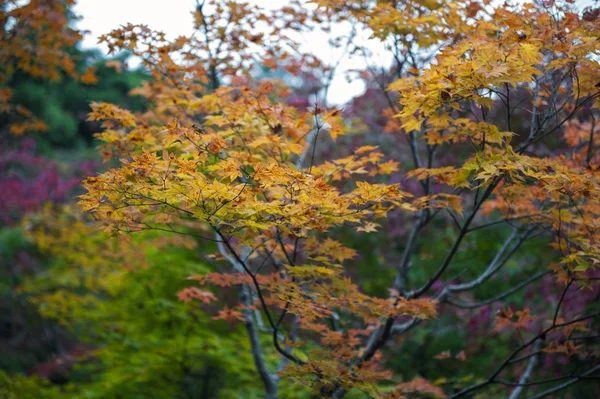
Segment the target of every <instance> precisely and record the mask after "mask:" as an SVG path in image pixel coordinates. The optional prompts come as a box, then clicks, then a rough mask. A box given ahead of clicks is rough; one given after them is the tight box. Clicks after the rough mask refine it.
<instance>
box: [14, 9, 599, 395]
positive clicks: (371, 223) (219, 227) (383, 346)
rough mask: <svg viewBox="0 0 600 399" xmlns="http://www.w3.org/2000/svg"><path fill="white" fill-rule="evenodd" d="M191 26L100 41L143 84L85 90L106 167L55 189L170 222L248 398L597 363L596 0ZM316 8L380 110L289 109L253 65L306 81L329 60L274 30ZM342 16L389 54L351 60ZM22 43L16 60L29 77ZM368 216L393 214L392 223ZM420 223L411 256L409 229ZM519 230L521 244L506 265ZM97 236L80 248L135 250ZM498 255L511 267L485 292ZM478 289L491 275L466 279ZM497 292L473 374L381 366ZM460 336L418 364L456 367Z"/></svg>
mask: <svg viewBox="0 0 600 399" xmlns="http://www.w3.org/2000/svg"><path fill="white" fill-rule="evenodd" d="M194 20H195V22H194V24H195V25H194V28H195V31H196V34H195V35H194V36H192V37H178V38H175V39H173V40H169V39H167V38H166V37H165V35H164V34H163V33H161V32H155V31H152V30H151V29H150V28H148V27H146V26H143V25H127V26H123V27H121V28H119V29H117V30H114V31H112V32H111V33H108V34H106V35H104V36H102V37H101V41H102V42H104V43H106V44H107V45H108V47H109V49H110V51H111V52H119V51H124V50H127V51H130V52H132V53H133V54H134V55H136V56H138V57H140V58H141V60H142V63H143V65H144V66H145V67H146V68H147V69H148V71H149V72H150V73H151V75H152V78H153V79H152V80H150V81H148V82H146V83H145V84H144V86H143V87H140V88H138V89H136V90H135V94H137V95H139V96H142V97H143V98H145V99H146V101H147V104H148V109H147V110H146V111H144V112H133V111H131V110H127V109H123V108H120V107H118V106H116V105H113V104H109V103H103V102H96V103H92V104H91V108H92V111H91V112H90V114H89V120H91V121H97V122H99V123H100V124H101V128H102V131H101V132H99V133H98V135H97V138H98V139H99V140H100V141H101V142H102V146H101V152H102V155H103V157H104V159H105V161H109V162H111V165H112V167H110V168H108V170H106V171H104V172H102V173H98V174H92V175H90V176H88V177H87V178H86V179H85V180H84V182H83V186H84V188H85V190H86V192H85V194H83V195H81V196H80V197H79V202H78V204H79V206H80V208H81V209H82V210H83V212H85V214H86V215H89V217H90V218H91V219H93V220H94V221H95V222H96V223H98V225H100V226H102V227H103V229H104V231H105V233H110V234H111V235H112V236H113V237H114V239H116V240H120V241H121V243H122V245H125V248H131V246H132V243H131V242H130V241H131V239H132V237H135V236H137V235H139V234H144V233H142V232H143V231H147V230H151V231H159V232H163V233H165V234H166V235H167V236H168V237H179V236H183V237H185V239H183V238H182V239H181V240H179V241H178V240H176V239H173V238H172V239H171V241H161V245H184V246H186V247H189V246H192V245H196V246H198V247H199V248H203V249H206V248H208V251H210V252H212V253H211V254H210V255H207V257H206V260H207V262H211V263H214V265H215V267H214V270H213V271H211V272H205V273H200V274H194V273H193V271H190V276H189V278H188V279H189V281H190V282H192V284H191V285H189V286H186V287H185V288H182V289H181V290H180V291H179V292H173V295H177V296H178V298H179V299H180V300H181V301H183V302H185V303H188V304H189V305H194V306H197V307H201V308H202V309H205V310H206V311H207V312H209V313H210V314H211V316H210V317H211V318H212V319H213V320H214V321H215V322H216V321H217V320H225V321H228V322H231V323H241V324H242V325H243V326H244V327H245V330H246V332H247V336H248V341H249V342H250V347H249V348H248V349H247V350H248V351H249V354H251V356H252V359H253V363H254V365H255V368H256V372H257V373H258V375H259V376H260V380H261V382H262V384H263V386H264V396H265V397H267V398H276V397H278V389H279V386H280V385H281V381H286V383H288V382H292V383H295V384H299V385H301V386H309V387H310V388H311V389H312V391H313V392H314V393H315V394H317V395H320V396H321V397H331V398H341V397H344V396H346V395H347V396H348V397H351V395H357V393H359V392H360V393H361V395H367V396H369V397H377V398H405V397H406V398H412V397H432V398H445V397H448V398H459V397H509V396H510V397H511V398H517V397H519V395H522V394H523V393H524V392H526V393H527V394H528V397H532V398H541V397H546V396H548V395H553V394H554V393H555V392H559V391H561V390H563V389H566V388H568V387H569V386H571V385H573V384H575V383H577V382H581V381H583V380H586V379H593V378H598V371H599V367H600V366H599V365H598V364H599V362H598V352H597V351H598V348H597V341H595V340H594V337H596V338H597V334H596V333H594V330H595V329H596V331H597V327H598V317H599V315H600V313H598V308H597V306H594V305H593V300H594V295H597V290H598V267H599V264H600V246H599V245H600V244H599V240H600V230H599V229H600V225H599V223H600V207H599V204H600V169H599V168H600V155H598V151H597V147H598V146H599V145H600V134H599V132H598V126H597V124H596V118H597V117H598V108H599V106H600V100H599V98H600V64H599V62H598V60H599V59H600V25H599V24H598V10H597V9H593V8H590V9H587V10H585V11H578V10H576V9H575V8H574V6H573V5H572V4H571V2H569V1H567V2H559V1H534V2H527V3H521V2H515V3H514V4H513V3H504V4H496V3H495V2H491V1H488V0H482V1H477V0H457V1H438V2H434V1H405V2H394V1H357V2H354V1H337V0H315V1H310V2H308V4H303V3H302V4H301V3H299V2H298V3H297V2H292V3H290V5H289V6H286V7H284V8H282V9H279V10H275V11H265V10H263V9H260V8H259V7H254V6H250V5H246V4H241V3H237V2H235V1H230V0H226V1H216V0H215V1H208V2H199V3H198V4H197V7H196V9H195V11H194ZM336 26H351V27H352V32H351V33H349V34H346V33H344V34H340V35H339V37H336V40H333V41H332V42H331V43H330V44H331V45H332V46H333V47H335V48H337V49H345V50H346V51H347V53H348V56H349V57H350V59H353V58H352V57H363V56H364V57H365V58H366V60H367V66H366V70H363V71H361V72H362V74H361V76H362V77H363V78H364V79H366V80H368V81H369V82H371V87H372V88H374V89H373V91H371V92H370V93H372V92H375V93H376V95H377V96H378V97H377V98H378V99H379V100H381V101H379V102H377V104H384V106H382V107H380V108H382V109H377V110H376V111H377V112H379V114H378V117H380V120H379V122H380V123H379V125H374V124H371V125H370V124H369V123H367V121H365V123H362V122H361V121H357V120H356V118H355V119H353V117H356V115H352V114H349V112H348V111H347V110H343V109H342V108H341V107H327V106H326V105H325V103H324V101H314V102H312V104H311V106H310V107H308V108H307V107H301V106H295V105H294V104H293V102H291V101H286V99H289V98H290V96H291V95H292V94H293V92H294V90H296V89H294V88H293V87H291V85H289V84H286V82H285V80H284V81H281V80H276V79H259V78H258V77H257V76H258V74H257V73H256V72H255V69H254V68H255V67H256V65H261V66H262V67H264V68H267V69H270V70H278V69H280V70H282V71H285V73H286V74H288V75H291V76H311V77H312V78H314V79H317V80H319V79H320V85H321V88H322V92H323V91H324V92H325V93H326V92H327V90H328V87H329V85H330V83H331V77H332V76H333V74H335V71H336V67H337V65H336V64H335V63H334V64H328V63H327V62H325V61H323V60H319V59H318V58H317V57H316V56H314V55H312V54H308V53H304V52H303V49H302V47H301V46H300V45H299V44H298V43H297V38H298V37H299V36H300V35H301V34H302V33H303V32H308V31H311V30H319V29H322V30H325V31H326V32H330V35H332V36H335V35H334V34H333V33H331V32H335V31H336V28H335V27H336ZM357 30H358V31H361V32H363V33H364V32H366V34H367V37H370V38H369V40H370V41H376V42H381V43H383V44H384V45H385V48H386V51H387V52H388V53H389V55H391V56H392V58H393V63H392V64H393V65H392V66H391V67H390V65H383V66H380V65H379V66H378V65H374V64H373V62H374V61H372V59H370V58H369V57H368V54H369V51H370V49H369V45H368V43H369V42H367V44H365V43H364V42H361V41H360V40H358V39H357V35H356V31H357ZM23 57H24V56H23ZM23 57H21V58H20V61H19V62H21V63H25V64H24V65H25V66H23V67H19V68H21V69H25V67H27V68H29V72H30V73H34V72H35V71H36V69H35V67H36V65H35V64H31V63H27V62H26V61H27V58H23ZM373 59H375V57H373ZM56 60H57V59H54V61H53V62H56ZM52 65H54V64H52ZM60 67H61V68H63V69H67V70H68V64H65V63H64V61H63V62H62V63H61V65H60ZM51 70H52V69H49V71H51ZM17 133H18V132H17ZM362 136H364V137H366V139H364V142H363V141H361V140H363V139H362V138H361V137H362ZM356 137H358V139H356V140H355V139H354V138H356ZM369 140H370V141H369ZM385 140H387V143H388V144H386V145H382V144H381V143H384V142H386V141H385ZM348 142H350V143H351V144H350V145H348ZM378 143H379V145H378ZM326 146H330V147H332V148H335V151H334V150H331V151H325V150H324V148H326ZM390 146H392V147H393V148H389V147H390ZM340 148H341V149H342V150H340ZM343 149H346V151H345V153H344V154H342V155H341V156H339V157H338V156H333V157H332V156H331V154H336V153H338V152H339V151H343ZM398 153H402V156H395V155H397V154H398ZM117 161H118V162H117ZM47 218H50V217H49V216H48V217H47ZM77 223H81V222H80V221H78V222H77ZM391 223H401V224H402V228H403V229H404V230H403V233H402V234H400V236H399V237H394V238H393V239H391V238H390V237H393V235H392V232H391V231H392V228H391V227H390V226H391ZM78 226H79V227H81V228H83V226H82V225H78ZM490 230H491V231H496V233H494V234H498V235H499V236H500V237H501V240H500V242H497V243H494V245H491V246H488V247H485V250H486V251H488V253H487V254H486V256H487V258H485V259H486V260H485V262H482V261H481V258H479V257H475V254H476V253H478V252H480V251H481V248H483V247H482V244H481V240H480V239H479V238H478V239H472V237H474V236H475V235H477V237H481V236H480V234H486V232H488V231H490ZM373 235H375V236H376V237H377V240H380V241H381V242H384V243H385V244H384V245H375V246H374V248H373V250H372V252H375V251H378V254H379V256H378V258H377V259H378V261H377V264H375V263H374V264H372V265H369V268H368V270H369V273H370V274H371V276H370V278H375V277H380V280H381V279H383V281H384V286H385V289H384V292H383V293H382V292H373V290H370V289H369V287H367V286H366V284H364V281H361V278H356V274H357V270H358V267H357V264H358V262H359V261H360V259H361V257H367V256H370V255H372V254H371V253H369V251H368V248H364V247H360V246H358V245H351V244H348V240H347V237H348V236H352V237H358V238H356V240H357V241H360V240H367V239H368V237H370V236H373ZM441 235H444V236H445V237H448V238H447V239H446V240H445V241H443V242H442V241H436V242H438V243H440V244H439V245H440V247H439V248H435V251H437V252H442V254H443V255H442V256H441V258H440V259H439V262H438V261H437V260H436V264H432V262H431V261H429V262H428V261H426V259H427V258H426V256H425V255H427V253H428V251H433V249H431V248H428V245H430V243H431V242H433V241H434V239H435V237H438V236H441ZM42 237H43V234H42ZM105 239H107V238H105ZM133 242H134V243H135V242H136V241H133ZM138 243H139V241H138ZM192 243H193V244H192ZM45 245H46V246H48V244H45ZM60 245H61V244H60V242H57V243H55V244H52V245H51V246H50V247H51V248H60ZM138 245H140V248H143V245H148V242H146V243H140V244H138ZM394 247H395V248H399V253H398V254H397V256H396V255H394V254H392V252H393V251H394V250H393V249H392V248H394ZM133 248H135V246H134V247H133ZM358 248H360V249H361V250H362V251H363V252H364V253H363V252H361V251H359V250H358ZM531 248H535V250H534V251H542V252H543V253H544V257H543V258H542V257H537V258H535V259H537V260H536V261H535V262H533V261H532V262H531V263H530V264H527V261H528V259H530V258H527V256H526V255H527V251H531ZM132 250H133V249H132ZM106 251H108V250H106ZM106 253H107V256H106V257H103V259H104V260H103V261H102V262H96V264H98V265H103V267H104V266H106V265H105V263H104V262H108V266H109V267H117V266H114V265H118V267H125V265H128V267H131V266H130V265H132V264H135V263H136V262H135V261H134V259H133V258H132V259H131V260H127V259H120V258H118V259H113V258H112V255H110V251H108V252H106ZM470 254H473V255H472V256H471V255H470ZM121 255H122V254H121ZM121 255H119V256H121ZM129 255H131V254H129ZM470 256H471V259H472V261H470V262H466V263H465V262H462V263H461V265H463V266H464V267H461V268H460V269H459V268H458V267H457V266H455V264H456V262H457V259H458V258H462V259H465V258H467V259H469V257H470ZM134 258H135V257H134ZM539 259H541V261H538V260H539ZM465 265H466V266H465ZM90 267H91V266H90ZM164 267H165V268H168V267H169V265H164ZM507 271H508V272H511V271H512V273H513V274H515V275H516V276H517V278H516V282H515V283H514V284H513V285H512V286H511V287H510V289H508V290H507V291H504V292H497V291H494V289H493V287H494V281H495V279H496V278H497V277H498V276H501V275H502V274H503V273H505V272H507ZM118 273H120V272H118ZM383 276H385V277H383ZM482 287H488V288H486V289H490V288H491V292H496V293H495V294H493V295H487V296H484V297H482V295H481V293H482V292H484V293H487V292H490V291H481V289H482ZM543 287H545V288H543ZM526 289H528V290H530V291H528V292H530V293H532V294H531V295H536V296H539V295H541V293H542V289H543V290H547V291H549V292H547V293H546V295H547V298H548V301H547V302H546V306H545V307H538V308H534V307H533V306H523V307H521V308H515V307H514V306H513V307H511V306H509V304H510V302H508V301H509V299H510V298H511V296H513V295H518V294H519V292H520V291H521V290H526ZM232 295H233V297H234V299H233V300H232ZM496 304H497V305H498V307H497V309H499V310H498V312H497V314H496V315H495V317H494V316H493V315H488V317H487V318H488V319H493V320H494V321H493V323H492V324H493V325H491V326H490V328H488V329H487V332H486V334H503V335H504V336H506V337H518V339H514V340H513V341H510V342H511V345H512V347H511V350H510V351H509V352H508V353H506V354H503V355H502V356H501V357H498V358H497V359H495V364H494V365H493V366H491V367H489V369H490V370H492V371H491V372H490V373H486V374H481V375H477V376H476V377H475V378H474V379H473V380H469V379H464V380H457V381H452V380H447V379H445V378H444V377H440V378H436V379H435V380H430V379H428V378H424V377H427V376H424V377H421V376H417V377H415V378H411V379H408V380H406V379H404V378H402V377H401V376H397V375H394V374H393V373H392V372H391V371H390V369H389V367H387V364H388V363H389V362H390V361H391V360H393V359H391V358H392V356H391V355H390V353H393V351H394V348H395V347H396V346H397V345H400V344H401V342H402V340H404V339H406V338H405V337H407V336H408V335H409V334H412V333H413V332H415V331H417V330H419V329H422V330H423V331H434V333H433V334H434V336H435V331H436V330H435V328H432V327H431V325H433V324H434V323H436V320H437V319H443V318H446V317H452V316H456V315H458V316H459V318H460V320H461V321H463V320H464V321H465V322H464V324H465V325H464V326H463V327H462V328H467V324H468V328H471V331H475V330H477V329H479V328H481V326H480V325H479V322H478V321H477V320H476V319H474V317H475V314H476V313H475V312H477V311H478V310H477V309H478V308H482V307H486V306H490V305H496ZM473 320H475V321H473ZM473 323H475V325H473ZM482 323H483V322H482ZM435 325H436V326H438V327H436V328H439V324H435ZM428 329H429V330H428ZM469 350H470V349H469V342H466V343H465V346H464V348H463V350H461V351H453V352H451V351H450V350H448V351H443V352H441V353H439V354H438V355H436V356H432V357H431V358H430V359H428V361H430V362H439V364H440V366H439V367H441V368H443V367H444V366H443V365H444V362H450V361H455V362H468V361H469V357H470V354H469ZM553 355H561V356H562V355H564V356H566V359H568V361H567V362H566V363H567V364H565V365H564V367H565V368H566V370H562V371H560V372H557V374H556V375H554V376H551V377H552V378H545V379H544V378H543V377H541V375H540V374H539V373H538V371H539V369H540V366H539V363H540V362H541V361H542V359H550V357H551V356H553ZM274 358H276V359H277V361H273V359H274ZM436 364H437V363H436ZM571 364H573V366H572V367H571ZM569 367H570V368H569ZM442 375H443V373H442ZM473 395H475V396H473ZM477 395H479V396H477Z"/></svg>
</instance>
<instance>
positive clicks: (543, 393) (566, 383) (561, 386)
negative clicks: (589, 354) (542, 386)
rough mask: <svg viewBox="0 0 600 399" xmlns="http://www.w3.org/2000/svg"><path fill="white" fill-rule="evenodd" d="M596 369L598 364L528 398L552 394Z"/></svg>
mask: <svg viewBox="0 0 600 399" xmlns="http://www.w3.org/2000/svg"><path fill="white" fill-rule="evenodd" d="M598 370H600V364H599V365H597V366H596V367H592V368H591V369H589V370H588V371H586V372H585V373H583V374H581V375H579V376H577V377H573V378H571V379H570V380H568V381H565V382H564V383H562V384H560V385H557V386H555V387H552V388H550V389H547V390H545V391H543V392H540V393H538V394H537V395H534V396H531V397H530V398H529V399H540V398H543V397H546V396H548V395H550V394H553V393H554V392H558V391H560V390H562V389H565V388H567V387H568V386H570V385H573V384H575V383H576V382H578V381H579V380H581V379H584V378H585V377H587V376H589V375H590V374H593V373H595V372H596V371H598Z"/></svg>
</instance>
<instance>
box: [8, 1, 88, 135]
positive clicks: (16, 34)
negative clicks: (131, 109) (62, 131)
mask: <svg viewBox="0 0 600 399" xmlns="http://www.w3.org/2000/svg"><path fill="white" fill-rule="evenodd" d="M74 4H75V1H74V0H64V1H55V0H33V1H28V2H18V1H10V0H4V1H2V3H0V24H1V25H2V29H1V30H0V41H1V42H2V51H1V52H0V65H1V66H0V115H2V116H3V117H4V118H7V119H8V120H9V121H10V124H8V131H9V132H10V133H11V134H13V135H17V136H19V135H22V134H24V133H25V132H35V131H44V130H46V129H47V126H46V124H45V123H44V122H43V121H42V120H41V119H39V117H37V116H36V115H34V114H33V112H32V111H31V110H29V109H27V108H26V107H23V106H22V105H20V104H18V103H15V102H14V101H13V98H12V97H13V94H14V93H13V87H12V86H13V83H14V81H15V79H16V78H18V77H19V76H27V77H28V78H29V79H48V80H50V81H58V80H60V79H61V78H62V77H63V76H68V77H70V78H73V79H77V80H79V81H81V82H82V83H84V84H93V83H95V82H96V81H97V78H96V75H95V71H94V68H93V67H87V68H85V70H84V71H81V70H78V68H77V64H76V61H77V60H76V57H74V54H73V52H72V48H73V47H74V46H75V44H76V43H77V42H78V41H79V40H81V38H82V32H80V31H79V30H77V29H75V28H73V27H72V26H70V24H69V21H70V20H72V19H75V18H76V17H75V16H74V15H72V13H71V7H72V6H73V5H74ZM6 133H7V132H4V131H3V132H2V134H3V136H5V134H6ZM3 139H4V140H6V139H7V138H6V137H3Z"/></svg>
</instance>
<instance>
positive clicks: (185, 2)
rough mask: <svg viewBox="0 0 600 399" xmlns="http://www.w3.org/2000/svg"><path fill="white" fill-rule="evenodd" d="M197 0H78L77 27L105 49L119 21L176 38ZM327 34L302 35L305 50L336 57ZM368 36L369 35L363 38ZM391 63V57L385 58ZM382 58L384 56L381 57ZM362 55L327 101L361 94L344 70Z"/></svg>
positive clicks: (270, 0) (277, 2)
mask: <svg viewBox="0 0 600 399" xmlns="http://www.w3.org/2000/svg"><path fill="white" fill-rule="evenodd" d="M247 2H248V3H251V4H255V5H260V6H261V7H262V8H265V9H275V8H280V7H282V6H284V5H285V4H287V3H288V1H287V0H249V1H247ZM194 6H195V0H169V1H168V2H167V1H164V0H79V1H78V2H77V5H76V7H75V12H76V14H78V15H79V16H81V17H82V18H83V19H82V20H81V21H79V22H78V25H77V26H78V27H79V28H80V29H83V30H87V31H90V33H89V34H88V35H86V36H85V37H84V40H83V47H85V48H93V47H99V48H100V49H101V50H102V51H103V52H105V53H106V51H107V47H106V46H101V45H99V44H98V37H99V36H100V35H102V34H104V33H108V32H110V31H111V30H112V29H115V28H118V27H119V26H120V25H125V24H127V23H132V24H145V25H148V27H149V28H151V29H153V30H160V31H163V32H164V33H165V34H166V36H167V38H175V37H177V36H181V35H189V34H191V33H192V14H191V13H192V10H193V9H194ZM335 33H338V32H335ZM327 39H328V35H327V34H325V33H323V32H317V33H311V34H309V35H306V36H305V37H304V38H303V42H304V43H303V45H304V46H305V49H304V50H305V51H310V52H311V53H314V54H316V55H317V56H318V57H319V58H321V59H323V60H325V61H329V62H330V61H336V60H337V59H339V58H340V54H339V53H333V54H332V53H331V50H330V49H329V47H328V46H327ZM364 40H366V38H364ZM369 47H370V48H372V49H373V50H374V51H376V52H378V53H380V54H384V52H383V47H382V46H381V45H380V44H379V45H377V43H375V42H373V43H372V44H370V45H369ZM382 57H383V60H384V62H386V63H389V62H391V59H389V60H385V58H386V57H385V56H384V55H382ZM378 61H381V60H378ZM364 66H365V64H364V62H363V61H362V60H360V59H353V60H348V59H344V60H343V61H342V62H341V63H340V67H339V72H340V73H338V74H336V77H335V79H334V80H333V82H332V85H331V87H330V89H329V95H328V99H327V104H328V105H336V104H343V103H345V102H346V101H348V100H350V99H351V98H352V97H354V96H357V95H360V94H361V93H362V92H363V91H364V89H365V87H364V84H363V83H362V81H359V80H354V81H352V82H347V81H346V79H345V77H344V76H343V75H344V74H343V71H345V70H348V69H352V68H361V67H363V68H364Z"/></svg>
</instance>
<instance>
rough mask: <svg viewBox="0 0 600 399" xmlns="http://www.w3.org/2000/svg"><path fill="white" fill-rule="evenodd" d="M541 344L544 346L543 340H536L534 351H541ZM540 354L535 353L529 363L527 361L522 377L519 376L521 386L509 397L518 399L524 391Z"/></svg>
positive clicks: (509, 398)
mask: <svg viewBox="0 0 600 399" xmlns="http://www.w3.org/2000/svg"><path fill="white" fill-rule="evenodd" d="M541 346H542V341H541V340H538V341H536V343H535V345H534V347H533V352H539V350H540V348H541ZM538 356H539V355H534V356H532V357H531V359H529V363H527V368H526V369H525V372H524V373H523V374H522V375H521V378H519V386H518V387H517V388H516V389H515V390H514V391H512V393H511V394H510V396H509V397H508V399H517V398H518V397H519V396H520V395H521V392H523V387H524V385H523V384H525V383H527V382H528V381H529V378H530V377H531V373H532V372H533V368H534V367H535V364H536V363H537V359H538Z"/></svg>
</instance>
